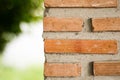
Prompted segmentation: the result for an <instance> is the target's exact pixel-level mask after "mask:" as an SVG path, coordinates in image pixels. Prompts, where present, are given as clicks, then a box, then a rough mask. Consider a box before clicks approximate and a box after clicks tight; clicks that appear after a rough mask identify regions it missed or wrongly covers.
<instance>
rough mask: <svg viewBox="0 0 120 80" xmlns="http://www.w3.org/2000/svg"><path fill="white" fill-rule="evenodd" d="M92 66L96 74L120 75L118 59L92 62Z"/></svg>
mask: <svg viewBox="0 0 120 80" xmlns="http://www.w3.org/2000/svg"><path fill="white" fill-rule="evenodd" d="M93 67H94V75H96V76H115V75H116V76H118V75H120V61H106V62H105V61H103V62H94V66H93Z"/></svg>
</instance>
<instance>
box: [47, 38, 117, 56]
mask: <svg viewBox="0 0 120 80" xmlns="http://www.w3.org/2000/svg"><path fill="white" fill-rule="evenodd" d="M45 52H46V53H88V54H89V53H94V54H115V53H117V42H116V41H115V40H45Z"/></svg>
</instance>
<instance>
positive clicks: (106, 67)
mask: <svg viewBox="0 0 120 80" xmlns="http://www.w3.org/2000/svg"><path fill="white" fill-rule="evenodd" d="M44 3H45V7H46V8H45V13H44V22H43V23H44V33H43V38H44V51H45V58H46V61H45V67H44V68H45V69H44V75H45V80H120V32H119V31H120V5H119V4H120V0H44Z"/></svg>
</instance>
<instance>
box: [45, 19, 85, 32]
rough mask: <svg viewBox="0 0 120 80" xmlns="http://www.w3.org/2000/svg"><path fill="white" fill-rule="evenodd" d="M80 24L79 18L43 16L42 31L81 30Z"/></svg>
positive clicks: (81, 23) (81, 21)
mask: <svg viewBox="0 0 120 80" xmlns="http://www.w3.org/2000/svg"><path fill="white" fill-rule="evenodd" d="M82 25H83V20H82V19H79V18H54V17H45V18H44V31H81V30H82Z"/></svg>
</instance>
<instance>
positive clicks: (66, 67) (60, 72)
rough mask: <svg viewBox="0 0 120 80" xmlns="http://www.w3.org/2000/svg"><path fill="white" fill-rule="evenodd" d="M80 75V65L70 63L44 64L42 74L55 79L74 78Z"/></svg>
mask: <svg viewBox="0 0 120 80" xmlns="http://www.w3.org/2000/svg"><path fill="white" fill-rule="evenodd" d="M80 73H81V67H80V64H72V63H64V64H63V63H45V67H44V74H45V76H55V77H61V76H64V77H68V76H72V77H76V76H79V75H80Z"/></svg>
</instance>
